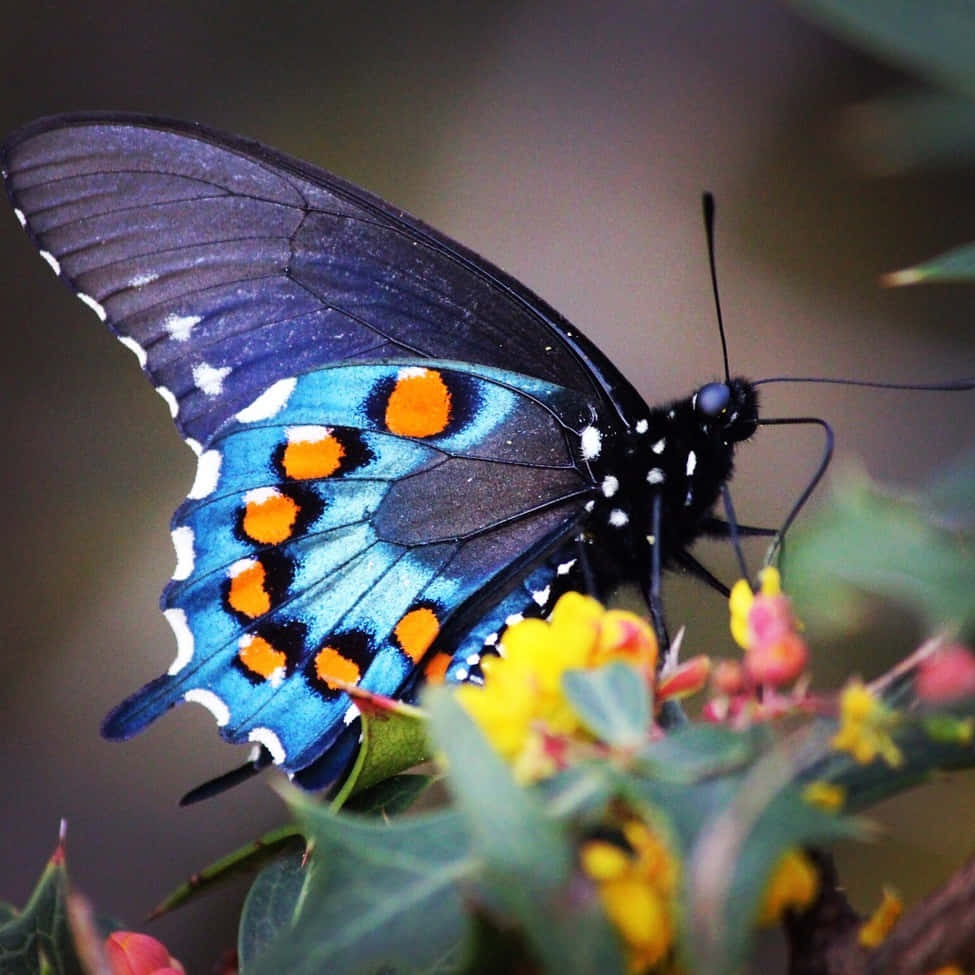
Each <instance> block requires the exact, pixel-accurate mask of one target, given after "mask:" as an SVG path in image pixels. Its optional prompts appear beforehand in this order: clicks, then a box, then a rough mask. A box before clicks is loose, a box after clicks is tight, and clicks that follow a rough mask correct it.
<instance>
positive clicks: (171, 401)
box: [156, 386, 179, 420]
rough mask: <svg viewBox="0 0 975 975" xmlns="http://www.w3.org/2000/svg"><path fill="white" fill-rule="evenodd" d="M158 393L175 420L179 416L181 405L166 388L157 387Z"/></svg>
mask: <svg viewBox="0 0 975 975" xmlns="http://www.w3.org/2000/svg"><path fill="white" fill-rule="evenodd" d="M156 392H157V393H159V395H160V396H161V397H162V398H163V402H165V404H166V405H167V406H168V407H169V415H170V416H171V417H172V418H173V419H174V420H175V419H176V417H177V415H178V414H179V403H178V402H177V400H176V397H175V396H173V394H172V392H171V391H170V390H169V389H167V388H166V387H165V386H157V387H156Z"/></svg>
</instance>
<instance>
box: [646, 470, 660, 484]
mask: <svg viewBox="0 0 975 975" xmlns="http://www.w3.org/2000/svg"><path fill="white" fill-rule="evenodd" d="M663 483H664V472H663V471H662V470H661V469H660V468H659V467H654V468H651V470H650V471H649V472H648V473H647V484H663Z"/></svg>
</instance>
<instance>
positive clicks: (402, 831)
mask: <svg viewBox="0 0 975 975" xmlns="http://www.w3.org/2000/svg"><path fill="white" fill-rule="evenodd" d="M287 800H288V803H289V805H290V806H291V808H292V811H293V812H294V813H295V815H296V817H297V819H298V824H299V828H300V829H301V831H302V833H303V834H304V835H305V836H306V837H307V838H308V841H309V844H310V846H311V854H310V856H309V859H308V865H307V867H306V870H307V877H306V878H305V881H304V887H303V890H302V895H301V898H300V903H299V905H298V909H297V911H296V912H295V914H294V916H293V918H292V921H291V924H290V925H289V926H287V927H286V929H285V930H284V931H283V932H282V933H281V936H280V937H278V938H277V939H275V940H274V941H273V943H272V944H271V946H270V947H269V948H268V949H267V951H265V952H264V954H263V955H262V956H261V957H260V958H258V959H257V960H256V961H255V962H254V963H253V964H252V965H251V966H250V968H249V975H276V973H279V972H289V973H293V975H303V973H307V975H317V973H320V972H348V973H357V972H363V973H370V975H374V973H376V972H379V971H381V970H383V969H384V968H388V969H390V970H395V971H396V972H397V975H400V973H411V972H428V971H433V970H436V969H437V968H438V966H440V965H442V964H443V963H444V960H445V959H447V958H451V957H455V956H456V954H457V952H458V946H459V945H460V944H461V943H462V941H463V937H464V934H465V932H466V931H467V927H468V920H467V917H466V913H465V900H464V896H463V892H464V887H465V884H466V883H468V882H470V880H471V879H472V878H473V877H474V876H475V874H476V872H477V870H478V867H479V862H478V860H477V858H476V857H474V856H473V855H472V853H471V840H470V836H469V834H468V832H467V829H466V826H465V824H464V822H463V820H462V818H461V816H460V815H459V814H458V813H457V812H455V811H453V810H447V811H442V812H436V813H428V814H424V815H420V816H415V817H409V818H398V819H394V820H392V821H391V822H388V823H387V822H383V821H381V820H377V819H375V818H373V817H370V818H362V817H359V816H351V815H348V814H345V813H342V814H338V813H334V812H331V811H330V810H329V809H328V808H326V807H324V806H322V805H320V804H318V803H316V802H314V801H313V800H312V799H310V798H308V797H307V796H305V795H302V794H299V793H297V792H293V791H289V793H288V794H287ZM282 902H283V899H282Z"/></svg>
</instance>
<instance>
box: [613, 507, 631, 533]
mask: <svg viewBox="0 0 975 975" xmlns="http://www.w3.org/2000/svg"><path fill="white" fill-rule="evenodd" d="M609 523H610V524H611V525H612V526H613V527H614V528H622V527H623V526H624V525H628V524H629V523H630V516H629V515H628V514H627V513H626V512H625V511H624V510H623V509H622V508H613V510H612V511H611V512H610V513H609Z"/></svg>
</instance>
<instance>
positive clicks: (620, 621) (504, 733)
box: [456, 592, 657, 782]
mask: <svg viewBox="0 0 975 975" xmlns="http://www.w3.org/2000/svg"><path fill="white" fill-rule="evenodd" d="M501 643H502V650H503V655H502V656H500V657H486V658H485V659H484V660H483V661H482V665H481V666H482V669H483V671H484V685H483V686H480V687H479V686H476V685H470V684H467V685H462V686H461V687H458V688H457V690H456V694H457V698H458V700H459V701H460V703H461V705H462V706H463V707H464V708H465V709H466V710H467V712H468V713H469V714H470V715H471V717H472V718H473V719H474V720H475V721H476V722H477V724H478V725H479V726H480V728H481V730H482V731H483V732H484V734H485V736H486V737H487V738H488V740H489V741H490V742H491V744H492V745H493V746H494V748H495V749H496V750H497V751H498V752H499V753H500V754H501V755H502V756H503V757H504V758H505V759H506V760H507V761H509V762H510V763H511V764H512V766H513V767H514V772H515V777H516V778H517V779H518V780H519V781H520V782H533V781H537V780H538V779H540V778H544V777H545V776H546V775H551V774H552V773H553V772H555V771H557V769H558V761H557V757H556V755H555V754H554V748H553V739H555V738H565V737H568V736H578V737H581V738H588V733H587V732H586V731H585V729H584V728H583V726H582V724H581V722H580V721H579V718H578V716H577V715H576V713H575V711H574V710H573V708H572V707H571V706H570V704H569V702H568V700H567V699H566V697H565V695H564V694H563V691H562V677H563V675H564V674H565V672H566V671H567V670H579V669H592V668H595V667H601V666H603V665H605V664H608V663H610V662H613V661H617V660H622V661H625V662H626V663H629V664H631V665H632V666H634V667H636V668H637V669H638V670H640V671H641V672H642V673H643V674H644V676H645V679H646V681H647V684H648V693H649V689H650V685H651V683H652V681H653V679H654V676H655V672H656V663H657V640H656V637H655V635H654V632H653V630H652V628H651V627H650V626H649V625H648V624H647V623H646V622H645V621H644V620H642V619H640V617H638V616H636V615H634V614H633V613H627V612H624V611H622V610H609V611H607V610H606V609H604V608H603V607H602V606H601V605H600V604H599V603H598V602H597V601H596V600H595V599H592V598H590V597H589V596H583V595H580V594H579V593H575V592H570V593H566V594H565V595H564V596H562V597H561V598H560V599H559V601H558V602H557V603H556V604H555V607H554V608H553V610H552V615H551V616H550V618H549V620H548V622H546V621H545V620H540V619H528V620H522V621H521V622H519V623H515V624H514V625H513V626H510V627H508V629H507V630H506V631H505V633H504V636H503V638H502V641H501Z"/></svg>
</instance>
